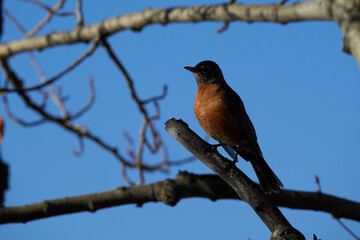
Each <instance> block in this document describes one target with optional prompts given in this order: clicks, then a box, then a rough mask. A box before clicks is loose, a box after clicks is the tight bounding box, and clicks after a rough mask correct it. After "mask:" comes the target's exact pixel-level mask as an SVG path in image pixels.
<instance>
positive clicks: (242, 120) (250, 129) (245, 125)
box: [226, 86, 262, 155]
mask: <svg viewBox="0 0 360 240" xmlns="http://www.w3.org/2000/svg"><path fill="white" fill-rule="evenodd" d="M226 88H228V89H227V91H226V92H227V96H226V97H227V102H228V104H229V106H228V107H229V110H230V111H231V113H232V114H233V116H234V118H235V119H236V121H237V122H238V123H239V125H240V128H241V131H242V133H243V134H244V135H245V136H244V139H246V140H248V141H249V145H250V146H252V147H253V148H255V149H256V151H258V153H259V154H260V155H262V153H261V150H260V147H259V145H258V142H257V136H256V132H255V128H254V125H253V124H252V122H251V120H250V118H249V116H248V114H247V113H246V110H245V106H244V103H243V101H242V100H241V98H240V97H239V95H238V94H237V93H236V92H235V91H234V90H232V89H231V88H230V87H229V86H226Z"/></svg>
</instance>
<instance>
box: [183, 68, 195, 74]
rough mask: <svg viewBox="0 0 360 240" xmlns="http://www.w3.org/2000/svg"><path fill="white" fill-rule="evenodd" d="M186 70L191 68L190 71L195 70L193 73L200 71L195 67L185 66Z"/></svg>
mask: <svg viewBox="0 0 360 240" xmlns="http://www.w3.org/2000/svg"><path fill="white" fill-rule="evenodd" d="M184 68H185V69H186V70H189V71H190V72H193V73H198V72H199V71H198V70H197V69H196V68H194V67H184Z"/></svg>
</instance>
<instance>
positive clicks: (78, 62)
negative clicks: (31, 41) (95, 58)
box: [0, 39, 99, 93]
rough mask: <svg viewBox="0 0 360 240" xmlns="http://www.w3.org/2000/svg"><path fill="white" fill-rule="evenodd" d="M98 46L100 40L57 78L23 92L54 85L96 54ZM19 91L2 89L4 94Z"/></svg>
mask: <svg viewBox="0 0 360 240" xmlns="http://www.w3.org/2000/svg"><path fill="white" fill-rule="evenodd" d="M98 45H99V40H98V39H95V40H94V42H93V44H92V45H91V47H90V48H89V49H88V50H87V51H86V52H85V53H84V54H82V55H81V56H80V57H79V58H78V59H77V60H76V61H75V62H74V63H73V64H71V65H70V66H69V67H67V68H66V69H64V70H63V71H62V72H60V73H59V74H57V75H56V76H54V77H52V78H50V79H48V80H47V81H45V82H44V83H42V84H39V85H36V86H33V87H28V88H22V89H21V90H22V91H24V92H30V91H34V90H39V89H41V88H43V87H46V86H47V85H49V84H52V83H54V82H55V81H56V80H58V79H60V78H61V77H63V76H64V75H65V74H67V73H69V72H70V71H71V70H73V69H74V68H75V67H77V66H78V65H79V64H80V63H81V62H82V61H84V60H85V59H86V58H87V57H89V56H90V55H91V54H92V53H94V51H95V50H96V48H97V47H98ZM17 91H19V89H8V88H0V93H3V92H9V93H10V92H17Z"/></svg>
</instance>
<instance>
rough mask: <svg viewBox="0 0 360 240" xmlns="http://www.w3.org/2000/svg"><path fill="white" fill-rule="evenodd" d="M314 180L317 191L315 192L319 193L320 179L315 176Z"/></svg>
mask: <svg viewBox="0 0 360 240" xmlns="http://www.w3.org/2000/svg"><path fill="white" fill-rule="evenodd" d="M314 178H315V183H316V186H317V188H318V189H317V190H316V192H319V193H321V186H320V178H319V177H318V176H317V175H316V174H315V175H314Z"/></svg>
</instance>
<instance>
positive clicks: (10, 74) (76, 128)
mask: <svg viewBox="0 0 360 240" xmlns="http://www.w3.org/2000/svg"><path fill="white" fill-rule="evenodd" d="M0 62H1V65H2V68H3V71H4V73H5V76H6V79H7V82H9V83H11V84H12V85H13V86H14V88H15V89H17V93H18V94H19V96H20V97H21V98H22V100H23V101H24V103H25V104H26V105H27V106H28V108H30V109H32V110H33V111H35V112H36V113H37V114H38V115H40V116H41V117H43V118H44V119H45V121H49V122H54V123H57V124H58V125H60V126H61V127H63V128H65V129H67V130H68V131H70V132H72V133H74V134H76V135H77V136H79V135H80V136H83V137H85V138H87V139H89V140H91V141H93V142H95V143H96V144H98V145H99V146H100V147H102V148H103V149H105V150H107V151H109V152H110V153H112V154H113V156H114V157H115V158H116V159H117V160H119V161H120V162H121V163H123V164H125V165H126V166H128V167H132V168H135V167H136V165H135V164H134V163H132V162H130V161H128V160H126V159H125V158H124V157H123V156H121V155H120V154H119V152H118V149H117V148H115V147H112V146H110V145H109V144H107V143H105V142H104V141H103V140H101V139H100V138H99V137H97V136H95V135H93V134H91V133H90V132H89V131H88V129H86V128H85V127H84V126H81V125H79V124H73V123H72V122H71V121H69V120H68V119H63V118H59V117H56V116H54V115H52V114H51V113H49V112H47V111H45V110H44V109H43V108H41V107H40V106H39V105H37V104H36V103H34V102H33V100H32V99H31V98H30V96H29V95H27V92H25V91H23V90H21V89H23V81H22V80H21V79H20V78H19V77H18V76H17V75H16V73H15V72H14V71H13V70H12V69H11V68H10V66H9V63H8V61H7V59H6V58H0ZM141 169H142V170H143V171H155V170H162V167H161V166H158V165H147V164H142V165H141Z"/></svg>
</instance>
